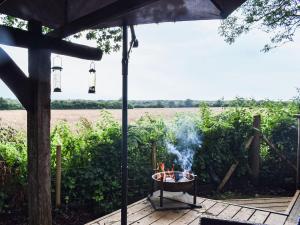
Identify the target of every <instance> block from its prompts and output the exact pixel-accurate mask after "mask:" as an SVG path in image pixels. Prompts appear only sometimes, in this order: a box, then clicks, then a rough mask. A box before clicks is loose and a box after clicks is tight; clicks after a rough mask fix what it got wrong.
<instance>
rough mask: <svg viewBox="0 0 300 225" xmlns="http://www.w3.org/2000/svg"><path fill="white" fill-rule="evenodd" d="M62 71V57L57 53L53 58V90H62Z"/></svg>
mask: <svg viewBox="0 0 300 225" xmlns="http://www.w3.org/2000/svg"><path fill="white" fill-rule="evenodd" d="M61 71H62V59H61V57H60V56H58V55H57V56H55V57H54V58H53V66H52V77H53V92H61Z"/></svg>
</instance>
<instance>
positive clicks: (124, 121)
mask: <svg viewBox="0 0 300 225" xmlns="http://www.w3.org/2000/svg"><path fill="white" fill-rule="evenodd" d="M127 36H128V32H127V25H126V23H124V24H123V57H122V75H123V79H122V86H123V87H122V89H123V95H122V100H123V105H122V210H121V224H122V225H127V192H128V190H127V186H128V165H127V164H128V144H127V132H128V112H127V110H128V103H127V101H128V90H127V89H128V80H127V78H128V37H127Z"/></svg>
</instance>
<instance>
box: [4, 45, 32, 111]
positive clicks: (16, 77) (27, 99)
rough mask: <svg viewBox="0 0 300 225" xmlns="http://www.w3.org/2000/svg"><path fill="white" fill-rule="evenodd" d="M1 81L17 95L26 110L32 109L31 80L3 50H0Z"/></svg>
mask: <svg viewBox="0 0 300 225" xmlns="http://www.w3.org/2000/svg"><path fill="white" fill-rule="evenodd" d="M0 79H2V80H3V82H4V83H5V84H6V85H7V86H8V87H9V89H10V90H11V91H12V92H13V93H14V94H15V96H16V97H17V98H18V99H19V101H20V102H21V104H22V105H23V106H24V108H25V109H28V108H30V107H31V97H32V94H31V91H30V90H31V82H30V79H29V78H28V77H27V76H26V75H25V74H24V73H23V71H22V70H21V69H20V68H19V67H18V66H17V64H16V63H15V62H14V61H13V60H12V59H11V58H10V57H9V55H8V54H7V53H6V52H5V51H4V50H3V49H2V48H0Z"/></svg>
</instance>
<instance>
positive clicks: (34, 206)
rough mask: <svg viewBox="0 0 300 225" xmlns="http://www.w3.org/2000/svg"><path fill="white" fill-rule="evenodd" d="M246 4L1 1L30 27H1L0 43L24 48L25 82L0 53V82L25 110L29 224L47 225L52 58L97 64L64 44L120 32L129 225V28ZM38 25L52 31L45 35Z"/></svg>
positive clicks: (94, 53)
mask: <svg viewBox="0 0 300 225" xmlns="http://www.w3.org/2000/svg"><path fill="white" fill-rule="evenodd" d="M244 1H245V0H0V13H1V14H5V15H9V16H13V17H16V18H20V19H23V20H26V21H29V22H28V30H27V31H24V30H20V29H16V28H11V27H6V26H0V44H5V45H11V46H16V47H23V48H28V61H29V63H28V72H29V76H28V77H27V76H26V75H25V74H24V73H23V72H22V70H20V69H19V68H18V66H17V65H16V64H15V63H14V61H13V60H12V59H11V58H10V57H9V56H8V55H7V54H6V53H5V51H4V50H2V49H1V48H0V79H2V80H3V81H4V82H5V84H6V85H7V86H8V87H9V88H10V89H11V90H12V91H13V92H14V94H15V95H16V97H17V98H18V99H19V100H20V102H21V103H22V105H23V106H24V107H25V109H26V110H27V124H28V125H27V136H28V212H29V213H28V215H29V224H30V225H51V224H52V217H51V191H50V138H49V137H50V117H51V113H50V99H51V97H50V96H51V94H50V86H51V85H50V83H51V82H50V77H51V60H50V55H51V53H58V54H62V55H68V56H73V57H79V58H83V59H88V60H100V59H101V57H102V51H101V50H99V49H96V48H91V47H86V46H82V45H78V44H73V43H71V42H67V41H63V40H62V38H65V37H68V36H70V35H72V34H75V33H77V32H80V31H83V30H86V29H97V28H109V27H115V26H122V27H123V60H122V75H123V81H122V82H123V85H122V88H123V98H122V100H123V110H122V117H123V118H122V225H125V224H127V181H128V179H127V149H128V147H127V132H128V130H127V122H128V119H127V117H128V116H127V108H128V107H127V98H128V97H127V87H128V83H127V75H128V46H127V44H128V41H127V26H128V25H137V24H147V23H161V22H174V21H189V20H204V19H205V20H208V19H222V18H225V17H227V16H228V15H229V14H230V13H231V12H232V11H233V10H235V9H236V8H237V7H239V6H240V5H241V4H242V3H243V2H244ZM42 26H46V27H48V28H51V29H52V31H51V32H49V33H47V34H46V35H44V34H43V33H42Z"/></svg>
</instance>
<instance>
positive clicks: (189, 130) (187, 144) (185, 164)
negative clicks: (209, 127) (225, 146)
mask: <svg viewBox="0 0 300 225" xmlns="http://www.w3.org/2000/svg"><path fill="white" fill-rule="evenodd" d="M168 128H169V130H170V131H171V134H172V138H171V139H172V143H171V142H167V143H166V146H167V150H168V152H169V153H172V154H174V155H176V156H177V163H178V164H179V165H180V166H181V168H182V169H183V170H185V171H191V169H192V163H193V158H194V153H195V150H196V149H198V148H199V147H200V146H201V135H200V134H199V132H198V130H197V127H196V119H195V118H194V117H193V116H191V115H184V114H182V115H180V116H177V117H176V119H175V122H174V123H172V125H169V126H168Z"/></svg>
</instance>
